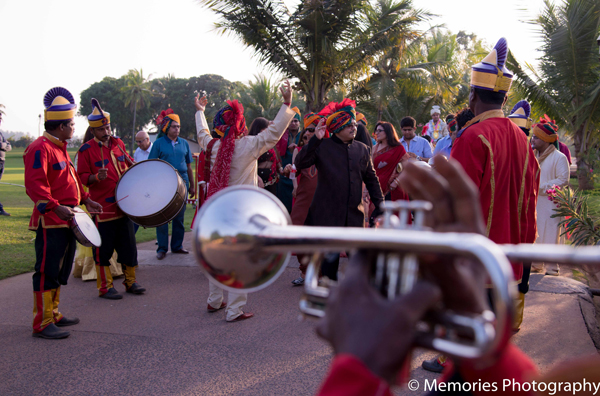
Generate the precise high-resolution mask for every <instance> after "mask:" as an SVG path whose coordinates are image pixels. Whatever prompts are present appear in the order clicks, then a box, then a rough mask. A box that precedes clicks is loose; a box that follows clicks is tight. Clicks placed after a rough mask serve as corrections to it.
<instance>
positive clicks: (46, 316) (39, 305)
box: [33, 290, 54, 333]
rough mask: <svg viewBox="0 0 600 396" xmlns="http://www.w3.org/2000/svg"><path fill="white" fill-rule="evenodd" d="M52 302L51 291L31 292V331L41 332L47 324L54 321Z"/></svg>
mask: <svg viewBox="0 0 600 396" xmlns="http://www.w3.org/2000/svg"><path fill="white" fill-rule="evenodd" d="M53 309H54V303H53V302H52V291H51V290H48V291H44V292H36V291H34V292H33V332H34V333H40V332H42V331H43V330H44V329H45V328H46V327H47V326H48V325H49V324H51V323H54V315H53V312H52V311H53Z"/></svg>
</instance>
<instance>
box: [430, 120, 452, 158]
mask: <svg viewBox="0 0 600 396" xmlns="http://www.w3.org/2000/svg"><path fill="white" fill-rule="evenodd" d="M453 120H454V114H450V115H448V116H447V117H446V125H447V128H448V132H449V133H448V135H446V136H444V137H442V138H440V139H438V141H437V142H436V143H435V149H434V150H433V156H434V157H435V156H436V155H437V154H438V153H442V154H443V155H444V156H445V157H446V158H450V150H451V149H452V142H453V141H454V139H455V137H456V121H454V122H452V121H453ZM450 123H452V126H450ZM452 133H454V136H455V137H454V138H453V137H452Z"/></svg>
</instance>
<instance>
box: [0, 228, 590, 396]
mask: <svg viewBox="0 0 600 396" xmlns="http://www.w3.org/2000/svg"><path fill="white" fill-rule="evenodd" d="M190 236H191V234H190V233H187V234H186V238H187V240H186V242H185V243H184V246H185V247H186V248H187V249H191V244H190V241H189V238H190ZM138 248H139V257H140V260H139V261H140V269H139V272H138V274H139V275H138V280H139V282H140V283H141V284H142V285H143V286H144V287H146V288H147V289H148V292H147V294H146V295H142V296H135V295H129V294H126V295H125V296H124V298H123V299H122V300H118V301H108V300H103V299H100V298H98V297H97V291H96V285H95V282H82V281H81V280H80V279H71V280H70V282H69V285H68V286H66V287H64V289H63V290H62V291H61V297H62V302H61V312H63V313H64V314H66V315H75V316H78V317H79V318H80V319H81V323H80V324H79V325H77V326H73V327H71V328H69V330H71V332H72V334H71V337H69V338H67V339H64V340H58V341H49V340H41V339H37V338H33V337H31V311H32V305H31V304H32V293H31V274H24V275H19V276H16V277H13V278H9V279H5V280H3V281H1V282H0V301H2V311H1V313H0V350H1V351H2V358H1V359H0V395H32V394H37V395H50V394H52V395H54V394H60V395H110V394H126V395H248V396H250V395H257V396H258V395H260V396H264V395H312V394H314V393H315V392H316V390H317V389H318V386H319V384H320V382H321V380H322V378H323V376H324V375H325V373H326V370H327V367H328V366H329V363H330V360H331V351H330V349H329V347H328V346H327V345H326V344H325V343H324V342H322V341H321V340H319V339H318V338H317V337H316V335H315V332H314V322H313V321H311V320H305V321H299V311H298V301H299V298H300V296H301V294H302V288H298V287H292V286H291V284H290V281H291V280H292V279H294V278H296V277H297V275H298V271H297V269H296V268H294V267H295V266H297V261H295V263H292V264H291V265H290V267H289V268H288V269H287V270H286V272H285V273H284V274H283V275H282V276H281V277H280V278H279V279H278V280H277V281H276V282H275V283H274V284H273V285H272V286H271V287H269V288H267V289H266V290H262V291H260V292H257V293H255V294H252V295H250V296H249V300H248V305H247V310H248V311H250V312H254V313H255V314H256V317H255V318H252V319H250V320H247V321H244V322H240V323H226V322H225V314H224V312H223V311H219V312H217V313H214V314H209V313H207V312H206V309H205V307H206V297H207V293H208V284H207V283H208V281H207V280H206V278H205V277H204V275H203V274H202V273H201V271H200V269H199V268H198V266H197V265H196V264H195V260H194V257H193V255H189V256H183V255H171V254H168V255H167V257H166V258H165V259H164V260H162V261H157V260H156V258H155V251H154V250H155V246H154V243H153V242H150V243H143V244H140V245H138ZM120 282H121V281H120V280H117V281H116V287H117V289H118V290H119V291H123V290H124V287H123V286H122V285H121V284H120ZM589 301H591V297H589V296H588V295H587V294H586V291H585V288H583V287H582V286H581V284H579V283H576V282H574V281H571V280H568V279H564V278H558V279H557V278H550V277H543V278H542V277H541V276H539V275H534V277H533V279H532V290H531V291H530V293H529V294H528V295H527V303H526V310H525V323H524V325H523V327H522V330H521V332H520V333H518V334H517V335H516V336H515V337H514V340H515V342H516V344H517V345H519V346H520V347H521V348H522V349H524V350H525V351H526V352H527V353H528V354H529V355H530V356H531V357H532V358H533V359H534V361H535V362H536V363H537V364H538V365H539V367H540V369H541V370H542V371H546V370H548V369H549V368H551V367H553V366H555V365H556V364H557V363H559V362H560V361H563V360H565V359H569V358H574V357H578V356H583V355H588V354H593V353H596V348H595V347H594V344H593V342H592V338H591V337H590V335H589V334H588V330H587V326H586V324H585V321H584V315H583V314H582V312H585V311H586V310H587V311H589V309H590V308H591V303H590V302H589ZM591 309H592V311H591V316H593V308H591ZM588 314H589V312H588ZM587 320H588V321H589V320H591V319H590V318H587ZM433 356H435V354H434V353H433V352H429V351H416V352H415V354H414V360H413V373H412V374H413V377H414V378H417V379H424V378H429V379H432V378H435V377H436V375H435V374H432V373H427V372H425V371H423V370H422V369H421V368H420V364H421V362H422V361H423V360H424V359H428V358H431V357H433ZM398 394H407V395H408V394H414V392H409V391H402V390H399V392H398Z"/></svg>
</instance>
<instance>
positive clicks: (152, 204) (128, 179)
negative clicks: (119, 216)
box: [116, 159, 187, 227]
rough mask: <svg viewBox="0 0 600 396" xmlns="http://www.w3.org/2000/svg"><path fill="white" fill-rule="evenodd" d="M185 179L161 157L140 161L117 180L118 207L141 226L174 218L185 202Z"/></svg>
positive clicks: (161, 223) (148, 225)
mask: <svg viewBox="0 0 600 396" xmlns="http://www.w3.org/2000/svg"><path fill="white" fill-rule="evenodd" d="M186 194H187V189H186V186H185V182H184V181H183V179H182V178H181V176H179V173H178V172H177V170H176V169H175V168H173V166H172V165H171V164H169V163H168V162H165V161H163V160H159V159H151V160H146V161H142V162H138V163H137V164H135V165H133V166H132V167H131V168H129V169H128V170H127V171H126V172H125V173H124V174H123V176H121V179H120V180H119V182H118V183H117V188H116V199H117V205H119V208H120V209H121V210H122V211H123V212H124V213H125V214H126V215H127V216H129V218H130V219H131V220H132V221H133V222H134V223H136V224H139V225H141V226H142V227H158V226H161V225H163V224H167V223H168V222H169V221H171V220H173V218H175V216H177V214H178V213H179V212H180V211H181V209H182V208H183V207H184V205H185V203H186V202H185V200H186Z"/></svg>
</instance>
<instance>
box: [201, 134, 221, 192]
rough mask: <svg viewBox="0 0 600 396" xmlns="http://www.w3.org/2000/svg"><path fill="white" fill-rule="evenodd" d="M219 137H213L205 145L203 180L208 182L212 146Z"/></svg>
mask: <svg viewBox="0 0 600 396" xmlns="http://www.w3.org/2000/svg"><path fill="white" fill-rule="evenodd" d="M219 140H221V139H213V140H211V141H210V142H208V144H207V145H206V153H205V154H204V181H205V182H207V183H208V182H210V160H211V158H212V148H213V146H214V145H215V143H217V142H218V141H219Z"/></svg>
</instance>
